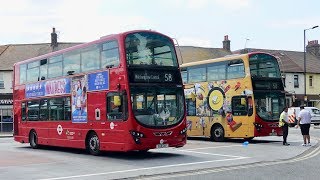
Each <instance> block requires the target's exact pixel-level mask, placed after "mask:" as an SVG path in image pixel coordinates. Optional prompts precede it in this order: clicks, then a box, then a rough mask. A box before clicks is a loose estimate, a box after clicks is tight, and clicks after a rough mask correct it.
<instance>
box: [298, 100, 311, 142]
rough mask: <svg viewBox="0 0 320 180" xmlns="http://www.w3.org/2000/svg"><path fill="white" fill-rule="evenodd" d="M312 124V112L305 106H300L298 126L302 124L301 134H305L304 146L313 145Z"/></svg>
mask: <svg viewBox="0 0 320 180" xmlns="http://www.w3.org/2000/svg"><path fill="white" fill-rule="evenodd" d="M310 124H311V113H310V112H309V111H308V110H306V109H304V106H300V112H299V115H298V122H297V125H296V128H298V127H299V126H300V129H301V134H302V136H303V144H302V146H311V144H310V134H309V130H310Z"/></svg>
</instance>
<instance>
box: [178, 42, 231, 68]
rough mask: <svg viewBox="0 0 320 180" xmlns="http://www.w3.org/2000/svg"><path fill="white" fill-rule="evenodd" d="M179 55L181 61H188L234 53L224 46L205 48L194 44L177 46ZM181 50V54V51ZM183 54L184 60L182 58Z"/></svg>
mask: <svg viewBox="0 0 320 180" xmlns="http://www.w3.org/2000/svg"><path fill="white" fill-rule="evenodd" d="M176 49H177V55H178V59H179V63H180V64H182V63H188V62H194V61H201V60H207V59H214V58H219V57H223V56H226V55H230V54H232V53H231V52H230V51H228V50H225V49H223V48H203V47H193V46H180V47H177V48H176ZM179 49H180V51H181V55H180V53H179ZM181 56H182V60H181Z"/></svg>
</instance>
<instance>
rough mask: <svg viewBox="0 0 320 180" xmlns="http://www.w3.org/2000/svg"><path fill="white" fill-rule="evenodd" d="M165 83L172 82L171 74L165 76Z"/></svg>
mask: <svg viewBox="0 0 320 180" xmlns="http://www.w3.org/2000/svg"><path fill="white" fill-rule="evenodd" d="M164 81H166V82H168V81H170V82H171V81H172V75H171V74H164Z"/></svg>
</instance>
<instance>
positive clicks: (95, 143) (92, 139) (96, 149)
mask: <svg viewBox="0 0 320 180" xmlns="http://www.w3.org/2000/svg"><path fill="white" fill-rule="evenodd" d="M86 144H87V150H88V151H89V153H90V154H92V155H94V156H97V155H99V154H100V140H99V137H98V135H97V134H96V133H94V132H91V133H90V134H89V136H88V138H87V143H86Z"/></svg>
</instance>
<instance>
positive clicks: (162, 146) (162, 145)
mask: <svg viewBox="0 0 320 180" xmlns="http://www.w3.org/2000/svg"><path fill="white" fill-rule="evenodd" d="M167 147H169V144H157V146H156V148H157V149H159V148H167Z"/></svg>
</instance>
